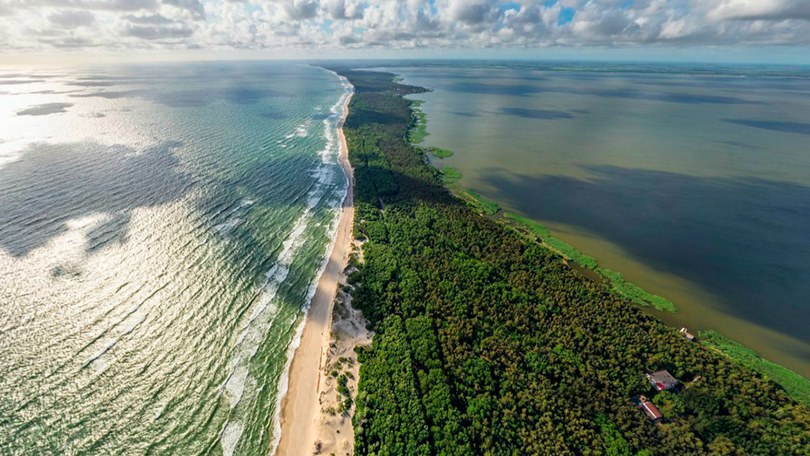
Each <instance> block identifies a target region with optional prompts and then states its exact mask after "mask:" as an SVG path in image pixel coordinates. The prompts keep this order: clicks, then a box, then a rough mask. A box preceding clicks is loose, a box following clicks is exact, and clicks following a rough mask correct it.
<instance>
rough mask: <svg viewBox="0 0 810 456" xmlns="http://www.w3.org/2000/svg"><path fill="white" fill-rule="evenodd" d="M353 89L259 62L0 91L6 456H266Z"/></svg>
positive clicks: (62, 75)
mask: <svg viewBox="0 0 810 456" xmlns="http://www.w3.org/2000/svg"><path fill="white" fill-rule="evenodd" d="M9 81H14V82H13V83H8V82H9ZM348 90H349V88H348V87H347V85H346V84H345V83H344V82H343V81H342V80H341V79H339V78H338V77H337V76H336V75H335V74H333V73H330V72H327V71H325V70H323V69H319V68H313V67H307V66H300V65H281V64H263V63H233V64H187V65H161V66H157V65H156V66H138V67H122V68H96V69H81V70H64V69H60V70H25V71H23V72H20V71H19V70H14V71H11V70H9V71H5V72H3V73H2V77H0V91H3V92H4V94H3V95H2V98H3V104H2V107H1V108H0V119H2V120H3V122H2V123H1V124H0V125H2V126H0V316H1V317H2V318H0V372H2V374H0V390H2V391H3V394H2V395H0V454H199V453H205V454H221V453H224V454H232V453H236V454H265V453H267V451H269V449H270V448H271V447H272V446H273V445H274V442H275V438H276V437H277V427H274V425H273V423H274V417H275V415H276V409H277V403H278V399H279V390H280V389H281V390H283V389H284V388H286V386H285V385H286V384H285V380H284V379H285V372H286V363H287V360H288V358H289V352H290V350H291V349H292V348H294V346H295V343H296V342H295V340H296V337H297V335H298V331H299V327H300V323H301V320H302V319H301V315H302V311H303V309H304V308H305V307H306V305H307V304H308V302H309V296H311V294H312V290H313V288H312V284H313V282H314V279H315V277H316V275H317V273H318V271H319V268H320V267H321V266H322V264H323V258H324V254H325V251H326V248H327V245H328V244H329V242H330V241H331V237H332V236H331V234H332V230H333V229H334V226H335V221H336V215H337V211H336V207H337V206H338V205H339V203H340V201H341V200H342V198H343V196H344V194H345V188H346V187H345V186H346V178H345V176H344V175H343V173H342V171H341V169H340V167H339V165H338V163H337V160H336V157H337V154H338V144H337V141H336V138H337V137H336V127H335V125H336V122H337V119H338V116H339V115H340V113H341V112H342V107H341V104H340V103H342V101H343V100H345V96H346V95H347V93H348Z"/></svg>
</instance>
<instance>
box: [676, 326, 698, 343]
mask: <svg viewBox="0 0 810 456" xmlns="http://www.w3.org/2000/svg"><path fill="white" fill-rule="evenodd" d="M680 333H681V336H683V338H684V339H686V340H688V341H690V342H696V341H697V339H696V338H695V335H694V334H692V333H690V332H689V330H687V329H686V328H681V331H680Z"/></svg>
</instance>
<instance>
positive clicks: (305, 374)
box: [276, 97, 354, 456]
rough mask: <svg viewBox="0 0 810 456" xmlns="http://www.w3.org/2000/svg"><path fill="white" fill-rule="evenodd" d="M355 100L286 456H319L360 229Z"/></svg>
mask: <svg viewBox="0 0 810 456" xmlns="http://www.w3.org/2000/svg"><path fill="white" fill-rule="evenodd" d="M349 101H351V97H350V98H349V100H348V101H347V102H346V105H345V106H344V108H343V119H342V120H341V122H340V125H338V135H339V137H340V164H341V166H342V167H343V170H344V172H345V173H346V176H347V177H348V179H349V186H348V189H347V190H346V197H345V199H344V200H343V207H342V208H341V211H340V219H339V221H338V228H337V233H336V239H335V245H334V248H333V250H332V253H331V254H330V256H329V260H328V262H327V265H326V268H325V269H324V271H323V275H322V276H321V279H320V281H319V282H318V288H317V290H316V292H315V296H313V298H312V303H311V305H310V309H309V312H308V314H307V316H306V324H305V326H304V330H303V333H302V334H301V342H300V344H299V346H298V348H297V349H296V350H295V355H294V356H293V360H292V363H291V364H290V371H289V388H288V390H287V394H286V395H285V397H284V399H283V400H282V402H281V414H280V422H281V439H280V441H279V444H278V448H277V449H276V454H277V455H280V456H298V455H308V454H313V450H314V449H315V442H316V440H317V439H318V435H319V427H320V425H321V423H320V421H321V419H320V418H321V406H320V404H319V400H318V399H319V388H320V386H321V383H322V382H321V372H322V368H323V367H324V366H325V365H326V358H327V355H328V353H327V352H328V351H329V342H330V334H331V330H330V328H331V323H332V322H331V319H332V307H333V304H334V302H335V296H336V293H337V288H338V284H339V283H340V282H341V281H342V279H343V275H344V270H345V269H346V266H347V264H348V256H349V253H350V251H349V250H350V249H351V245H352V226H353V224H354V199H353V188H354V174H353V170H352V168H351V164H350V163H349V156H348V153H349V148H348V146H347V144H346V137H345V135H344V134H343V123H344V122H345V120H346V116H347V115H348V112H349ZM349 429H351V428H349Z"/></svg>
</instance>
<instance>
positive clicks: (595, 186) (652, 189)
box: [381, 61, 810, 377]
mask: <svg viewBox="0 0 810 456" xmlns="http://www.w3.org/2000/svg"><path fill="white" fill-rule="evenodd" d="M381 70H384V71H390V72H393V73H395V74H398V75H400V76H401V77H402V78H403V79H404V82H405V83H408V84H414V85H418V86H422V87H426V88H428V89H431V90H432V92H429V93H423V94H418V95H414V96H412V97H413V98H417V99H420V100H424V102H425V103H424V105H423V106H422V109H423V110H424V112H425V113H426V114H427V118H428V124H427V131H428V133H429V136H427V138H426V140H425V142H424V145H427V146H437V147H442V148H447V149H450V150H452V151H454V152H455V155H453V156H452V157H450V158H448V159H444V160H436V164H437V166H439V167H442V166H452V167H453V168H456V169H458V170H459V171H461V173H462V175H463V177H462V178H461V180H460V181H459V185H461V186H463V187H466V188H470V189H473V190H475V191H477V192H479V193H481V194H482V195H484V196H486V197H488V198H490V199H493V200H495V201H497V202H498V203H500V204H501V205H502V206H503V207H504V208H505V209H507V210H509V211H511V212H515V213H518V214H521V215H523V216H527V217H529V218H532V219H534V220H537V221H539V222H541V223H543V224H544V225H546V226H548V227H549V228H550V229H551V232H552V234H553V235H554V236H556V237H558V238H560V239H562V240H563V241H566V242H568V243H569V244H572V245H573V246H575V247H577V248H578V249H579V250H581V251H582V252H583V253H585V254H587V255H591V256H593V257H595V258H596V259H597V260H598V262H599V263H600V265H601V266H603V267H607V268H610V269H613V270H616V271H620V272H622V273H623V274H624V275H625V277H626V278H627V279H628V280H629V281H631V282H633V283H636V284H637V285H640V286H641V287H643V288H645V289H648V290H650V291H652V292H654V293H657V294H660V295H662V296H664V297H667V298H669V299H670V300H672V301H673V302H674V303H675V305H676V306H677V307H678V313H677V314H675V315H672V314H668V313H658V312H655V313H656V315H658V316H660V317H661V318H662V319H664V320H665V321H666V322H668V323H670V324H671V325H673V326H676V327H680V326H687V327H688V328H689V329H690V330H692V331H693V332H696V331H698V330H704V329H714V330H717V331H719V332H720V333H722V334H724V335H726V336H728V337H731V338H732V339H735V340H737V341H739V342H741V343H743V344H745V345H747V346H749V347H751V348H753V349H754V350H756V351H757V352H758V353H760V354H761V355H763V356H765V357H766V358H768V359H770V360H772V361H776V362H779V363H781V364H783V365H785V366H787V367H789V368H791V369H793V370H795V371H796V372H799V373H801V374H802V375H804V376H805V377H810V331H808V322H810V234H808V233H810V228H808V227H810V154H808V144H810V123H808V120H807V119H810V68H808V67H789V66H718V65H687V64H632V63H628V64H624V63H577V62H546V63H533V62H511V63H507V62H468V61H461V62H460V61H455V62H452V61H451V62H441V61H434V62H425V63H422V64H419V65H414V64H413V63H411V64H408V63H400V64H391V65H389V66H388V67H386V68H381Z"/></svg>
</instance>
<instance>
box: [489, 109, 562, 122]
mask: <svg viewBox="0 0 810 456" xmlns="http://www.w3.org/2000/svg"><path fill="white" fill-rule="evenodd" d="M501 113H502V114H508V115H510V116H517V117H523V118H524V119H539V120H560V119H573V118H574V116H572V115H571V114H569V113H567V112H565V111H557V110H553V109H528V108H501Z"/></svg>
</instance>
